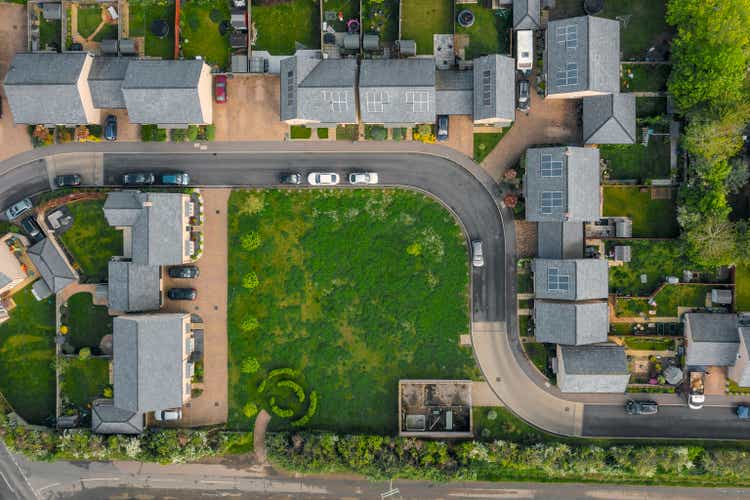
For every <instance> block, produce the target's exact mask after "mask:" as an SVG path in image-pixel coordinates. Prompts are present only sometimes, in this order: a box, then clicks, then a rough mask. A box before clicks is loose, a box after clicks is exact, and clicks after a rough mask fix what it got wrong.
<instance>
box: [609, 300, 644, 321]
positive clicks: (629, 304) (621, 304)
mask: <svg viewBox="0 0 750 500" xmlns="http://www.w3.org/2000/svg"><path fill="white" fill-rule="evenodd" d="M650 309H651V308H650V307H649V305H648V300H646V299H626V298H623V297H617V298H616V299H615V315H616V316H617V317H618V318H622V317H625V318H638V317H641V316H642V315H644V314H646V315H647V314H648V311H649V310H650Z"/></svg>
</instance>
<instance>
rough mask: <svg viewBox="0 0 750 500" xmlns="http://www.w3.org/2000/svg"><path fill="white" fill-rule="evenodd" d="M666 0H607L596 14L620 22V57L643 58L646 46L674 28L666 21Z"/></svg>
mask: <svg viewBox="0 0 750 500" xmlns="http://www.w3.org/2000/svg"><path fill="white" fill-rule="evenodd" d="M666 10H667V9H666V0H607V1H606V2H604V9H603V10H602V11H601V12H600V13H599V14H597V15H598V16H601V17H607V18H609V19H616V18H624V19H626V22H625V23H623V22H620V50H621V51H622V55H623V60H643V59H644V58H645V57H646V55H647V54H648V49H649V48H651V47H653V46H656V45H658V44H659V43H660V42H662V41H664V40H669V39H671V37H672V34H673V31H674V28H673V27H671V26H669V25H668V24H667V21H666Z"/></svg>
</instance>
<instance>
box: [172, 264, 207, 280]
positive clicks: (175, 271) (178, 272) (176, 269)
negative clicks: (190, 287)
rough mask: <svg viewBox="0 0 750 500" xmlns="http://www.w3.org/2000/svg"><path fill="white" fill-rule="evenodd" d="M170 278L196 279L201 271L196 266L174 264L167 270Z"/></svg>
mask: <svg viewBox="0 0 750 500" xmlns="http://www.w3.org/2000/svg"><path fill="white" fill-rule="evenodd" d="M167 274H169V277H170V278H178V279H194V278H197V277H198V275H200V271H199V270H198V268H197V267H196V266H172V267H170V268H169V270H168V271H167Z"/></svg>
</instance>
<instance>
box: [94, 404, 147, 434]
mask: <svg viewBox="0 0 750 500" xmlns="http://www.w3.org/2000/svg"><path fill="white" fill-rule="evenodd" d="M91 431H92V432H96V433H97V434H140V433H141V432H143V413H140V412H133V411H130V410H123V409H121V408H117V407H116V406H115V404H114V401H113V400H111V399H95V400H94V401H93V403H92V405H91Z"/></svg>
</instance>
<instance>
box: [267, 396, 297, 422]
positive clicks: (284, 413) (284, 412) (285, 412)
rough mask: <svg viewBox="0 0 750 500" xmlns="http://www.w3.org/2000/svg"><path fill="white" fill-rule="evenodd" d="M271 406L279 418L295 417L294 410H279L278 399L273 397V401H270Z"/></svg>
mask: <svg viewBox="0 0 750 500" xmlns="http://www.w3.org/2000/svg"><path fill="white" fill-rule="evenodd" d="M269 404H270V405H271V411H272V412H273V413H274V415H276V416H278V417H281V418H289V417H291V416H292V415H294V410H291V409H288V408H279V407H278V406H276V398H274V397H271V401H269Z"/></svg>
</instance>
